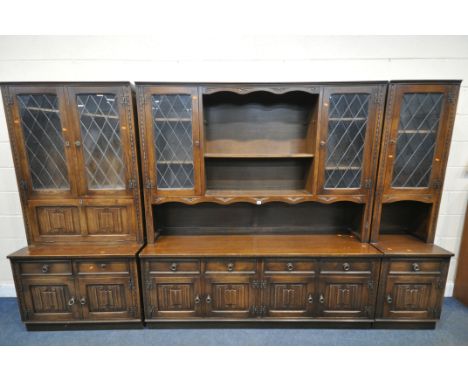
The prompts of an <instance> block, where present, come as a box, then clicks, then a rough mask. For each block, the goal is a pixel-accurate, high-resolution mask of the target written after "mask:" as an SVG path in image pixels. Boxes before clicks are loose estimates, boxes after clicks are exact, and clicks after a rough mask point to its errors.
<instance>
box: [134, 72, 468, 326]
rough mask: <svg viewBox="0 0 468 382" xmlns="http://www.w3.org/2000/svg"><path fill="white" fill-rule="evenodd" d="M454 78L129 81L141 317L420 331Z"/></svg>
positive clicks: (429, 302) (442, 260) (434, 265)
mask: <svg viewBox="0 0 468 382" xmlns="http://www.w3.org/2000/svg"><path fill="white" fill-rule="evenodd" d="M458 87H459V82H457V81H445V82H443V81H439V82H414V83H413V82H391V83H390V84H388V83H380V82H374V83H342V84H184V85H181V84H153V83H138V84H137V102H138V114H139V123H140V144H141V154H142V176H143V182H144V188H145V189H144V199H145V211H146V228H147V239H148V245H147V246H146V247H145V248H144V249H143V250H142V252H141V253H140V255H139V256H140V260H141V278H142V286H143V287H142V290H143V302H144V313H145V320H146V322H147V323H148V324H150V325H156V324H161V323H164V322H175V321H176V322H178V321H189V322H191V321H232V320H243V321H252V322H261V321H302V322H315V323H323V322H325V323H327V324H331V323H343V322H346V323H349V322H353V323H354V324H360V325H364V326H366V325H368V326H381V327H386V326H392V325H393V326H394V325H399V326H403V325H409V326H418V327H434V324H435V321H436V320H437V318H438V317H439V316H440V307H441V303H442V297H443V290H444V287H445V280H446V276H447V267H448V259H449V257H450V256H451V254H450V253H449V252H447V251H445V250H443V249H442V248H439V247H437V246H435V245H433V244H430V243H431V242H432V239H433V237H434V230H435V226H436V218H437V210H438V205H439V201H440V192H441V188H442V180H443V174H444V170H445V166H446V162H447V154H448V146H449V142H450V137H451V129H452V126H453V119H454V113H455V107H456V98H457V93H458ZM387 90H388V97H387ZM384 109H385V110H386V111H385V115H384ZM382 136H383V140H382Z"/></svg>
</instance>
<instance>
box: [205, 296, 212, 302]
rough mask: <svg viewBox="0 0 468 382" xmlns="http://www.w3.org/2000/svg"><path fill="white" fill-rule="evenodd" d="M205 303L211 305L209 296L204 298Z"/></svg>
mask: <svg viewBox="0 0 468 382" xmlns="http://www.w3.org/2000/svg"><path fill="white" fill-rule="evenodd" d="M205 301H206V303H207V304H211V296H210V295H208V296H206V299H205Z"/></svg>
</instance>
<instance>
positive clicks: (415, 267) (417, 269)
mask: <svg viewBox="0 0 468 382" xmlns="http://www.w3.org/2000/svg"><path fill="white" fill-rule="evenodd" d="M412 266H413V271H415V272H419V271H420V270H421V268H420V267H419V264H418V263H413V265H412Z"/></svg>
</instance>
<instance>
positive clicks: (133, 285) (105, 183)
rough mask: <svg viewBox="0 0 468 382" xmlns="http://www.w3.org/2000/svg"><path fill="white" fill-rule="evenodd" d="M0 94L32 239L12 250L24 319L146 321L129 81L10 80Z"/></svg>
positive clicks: (29, 321)
mask: <svg viewBox="0 0 468 382" xmlns="http://www.w3.org/2000/svg"><path fill="white" fill-rule="evenodd" d="M2 94H3V99H4V104H5V110H6V115H7V122H8V130H9V134H10V141H11V146H12V152H13V159H14V163H15V168H16V176H17V180H18V185H19V190H20V197H21V204H22V208H23V215H24V222H25V227H26V234H27V239H28V244H29V247H28V248H25V249H23V250H21V251H18V252H16V253H14V254H12V255H10V260H11V262H12V267H13V273H14V276H15V281H16V288H17V293H18V296H19V301H20V308H21V312H22V317H23V319H24V321H25V322H26V324H27V325H28V326H30V327H33V326H34V325H36V324H37V325H39V324H53V323H54V322H65V323H74V322H80V323H83V322H84V323H92V322H95V321H96V322H126V321H128V322H135V321H141V319H140V317H141V314H140V304H139V292H138V277H137V274H136V254H137V253H138V251H139V249H140V248H141V246H142V244H143V241H144V237H143V234H144V233H143V219H142V210H141V209H142V206H141V197H140V185H139V174H138V160H137V140H136V131H135V123H134V112H133V100H132V97H133V95H132V90H131V87H130V85H129V84H127V83H84V84H81V83H47V84H46V83H44V84H37V83H35V84H4V85H3V87H2ZM117 244H118V245H117ZM119 256H123V257H125V260H122V261H120V260H116V257H119ZM92 264H94V265H92ZM85 268H89V269H88V271H85ZM78 307H79V308H80V309H78ZM129 312H131V313H129Z"/></svg>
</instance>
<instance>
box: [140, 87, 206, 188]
mask: <svg viewBox="0 0 468 382" xmlns="http://www.w3.org/2000/svg"><path fill="white" fill-rule="evenodd" d="M140 98H141V99H143V100H144V102H143V103H144V107H145V129H144V131H143V132H142V136H143V139H142V141H146V146H145V148H146V149H147V157H148V163H146V164H145V165H144V166H145V169H146V174H145V176H146V177H147V179H145V183H146V184H147V186H149V187H151V189H154V190H155V192H156V194H158V195H198V194H199V193H200V173H199V170H200V165H199V163H200V158H199V156H200V136H199V134H200V132H199V121H198V90H197V88H191V87H172V86H169V87H156V86H155V87H148V88H145V89H144V90H143V91H142V92H141V93H140Z"/></svg>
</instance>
